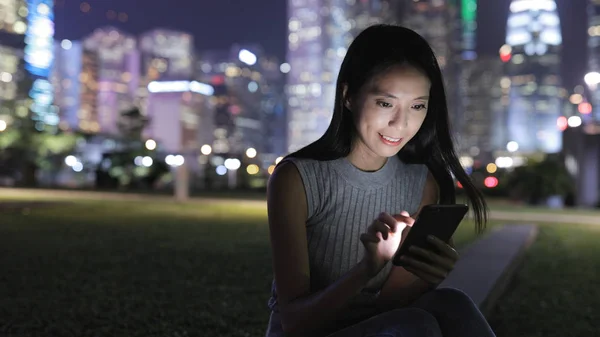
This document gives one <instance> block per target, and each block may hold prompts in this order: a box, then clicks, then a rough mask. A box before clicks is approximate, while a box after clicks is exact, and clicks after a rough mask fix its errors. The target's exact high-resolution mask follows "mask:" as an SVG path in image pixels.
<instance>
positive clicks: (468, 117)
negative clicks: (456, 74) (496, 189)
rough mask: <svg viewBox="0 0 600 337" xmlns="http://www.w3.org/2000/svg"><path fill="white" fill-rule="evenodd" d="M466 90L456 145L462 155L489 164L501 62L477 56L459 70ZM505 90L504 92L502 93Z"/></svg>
mask: <svg viewBox="0 0 600 337" xmlns="http://www.w3.org/2000/svg"><path fill="white" fill-rule="evenodd" d="M462 70H463V76H464V79H465V81H466V87H467V90H466V92H465V97H464V112H463V116H464V127H463V130H462V137H461V142H460V149H461V152H462V153H463V154H466V155H469V156H472V157H475V158H479V159H481V160H485V161H488V162H489V161H490V160H493V158H492V153H493V150H494V149H493V147H492V139H491V134H492V130H493V128H494V127H495V123H494V111H497V110H498V106H497V105H498V104H500V100H499V98H500V96H501V90H502V87H501V86H502V85H506V81H507V80H508V78H505V79H504V80H502V79H501V78H502V70H503V68H502V62H501V61H500V60H499V59H498V58H497V57H485V56H479V57H478V58H477V59H475V60H471V61H468V62H466V63H465V64H464V66H463V69H462ZM505 90H506V89H505Z"/></svg>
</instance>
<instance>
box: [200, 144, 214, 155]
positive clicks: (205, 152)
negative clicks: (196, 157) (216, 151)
mask: <svg viewBox="0 0 600 337" xmlns="http://www.w3.org/2000/svg"><path fill="white" fill-rule="evenodd" d="M200 152H201V153H202V154H203V155H205V156H208V155H209V154H211V153H212V147H210V145H208V144H205V145H202V147H201V148H200Z"/></svg>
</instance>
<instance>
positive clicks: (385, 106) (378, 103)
mask: <svg viewBox="0 0 600 337" xmlns="http://www.w3.org/2000/svg"><path fill="white" fill-rule="evenodd" d="M377 105H379V106H380V107H382V108H391V107H392V105H391V104H390V103H388V102H384V101H377Z"/></svg>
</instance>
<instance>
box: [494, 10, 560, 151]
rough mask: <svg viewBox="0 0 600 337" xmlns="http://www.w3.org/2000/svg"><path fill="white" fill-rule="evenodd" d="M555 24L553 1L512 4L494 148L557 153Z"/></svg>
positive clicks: (557, 51)
mask: <svg viewBox="0 0 600 337" xmlns="http://www.w3.org/2000/svg"><path fill="white" fill-rule="evenodd" d="M561 43H562V36H561V29H560V21H559V18H558V14H557V9H556V2H555V1H554V0H538V1H529V0H513V1H512V2H511V4H510V14H509V17H508V24H507V35H506V45H504V46H503V47H502V49H501V50H500V56H501V58H502V60H503V61H504V62H505V63H506V75H507V76H508V77H509V79H510V88H509V93H508V96H507V100H508V105H507V107H506V110H505V111H504V114H503V118H502V121H501V124H500V125H499V127H498V128H497V129H498V131H499V132H501V133H502V134H501V135H500V136H497V137H495V139H496V144H494V146H495V148H496V149H497V150H498V151H506V150H507V145H508V144H509V143H510V144H511V145H510V146H509V147H510V149H509V152H514V153H517V154H530V153H540V152H541V153H555V152H558V151H560V150H561V146H562V140H561V139H562V137H561V132H560V130H559V129H558V128H557V126H556V121H557V118H558V117H559V116H560V115H561V106H562V97H561V96H562V95H564V91H563V90H561V78H560V72H559V71H560V69H559V66H560V48H561Z"/></svg>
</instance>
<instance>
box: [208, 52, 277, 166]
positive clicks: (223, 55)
mask: <svg viewBox="0 0 600 337" xmlns="http://www.w3.org/2000/svg"><path fill="white" fill-rule="evenodd" d="M197 67H198V76H199V77H198V78H199V79H200V80H201V81H205V82H208V83H211V85H213V86H214V87H215V96H214V102H215V126H216V127H217V129H216V130H215V131H214V136H215V139H214V144H213V150H214V151H215V153H234V154H242V153H244V152H245V151H246V149H248V148H254V149H256V150H257V151H258V152H259V153H260V154H277V155H281V154H284V153H285V152H287V148H285V143H286V139H285V138H286V126H285V121H286V119H285V109H284V103H285V99H284V92H283V89H284V76H283V74H282V72H281V71H280V64H279V62H278V60H277V59H276V58H274V57H270V56H268V55H266V53H265V52H264V51H263V50H262V48H261V47H260V46H256V45H234V46H232V47H231V49H230V50H229V51H212V52H205V53H203V54H201V55H200V57H199V60H198V63H197Z"/></svg>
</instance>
